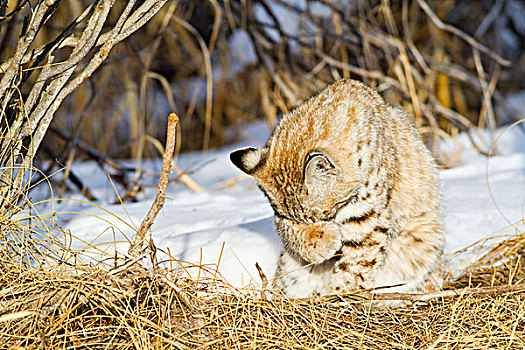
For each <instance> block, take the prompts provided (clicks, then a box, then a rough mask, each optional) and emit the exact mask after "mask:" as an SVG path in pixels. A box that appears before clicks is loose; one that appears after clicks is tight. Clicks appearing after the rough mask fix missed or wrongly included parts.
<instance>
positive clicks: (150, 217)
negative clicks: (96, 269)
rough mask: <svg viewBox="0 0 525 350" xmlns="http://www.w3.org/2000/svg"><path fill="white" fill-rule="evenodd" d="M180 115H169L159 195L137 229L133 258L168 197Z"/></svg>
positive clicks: (133, 245)
mask: <svg viewBox="0 0 525 350" xmlns="http://www.w3.org/2000/svg"><path fill="white" fill-rule="evenodd" d="M178 121H179V117H177V115H176V114H175V113H171V114H170V115H169V116H168V132H167V136H166V149H165V151H164V157H163V158H162V170H161V172H160V179H159V186H158V190H157V196H156V197H155V200H154V201H153V204H152V205H151V208H150V210H149V212H148V214H147V215H146V217H145V218H144V220H142V224H141V225H140V228H139V229H138V231H137V235H136V236H135V239H134V240H133V242H132V243H131V245H130V247H129V250H128V254H129V255H130V256H131V257H132V258H133V257H136V256H138V255H140V252H141V250H142V248H143V245H144V243H146V242H147V240H146V234H147V232H148V230H149V228H150V227H151V225H153V221H154V220H155V218H156V217H157V214H158V213H159V211H160V210H161V209H162V207H163V206H164V200H165V199H166V188H167V186H168V178H169V175H170V169H171V166H172V157H173V151H174V150H175V131H176V126H177V122H178Z"/></svg>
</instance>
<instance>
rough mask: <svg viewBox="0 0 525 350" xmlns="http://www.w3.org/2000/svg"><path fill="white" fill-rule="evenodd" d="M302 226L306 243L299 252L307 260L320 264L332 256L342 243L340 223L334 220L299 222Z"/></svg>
mask: <svg viewBox="0 0 525 350" xmlns="http://www.w3.org/2000/svg"><path fill="white" fill-rule="evenodd" d="M299 225H302V226H304V227H302V229H303V230H304V232H305V234H306V237H305V240H306V244H305V246H304V248H305V249H304V251H303V252H299V254H300V255H301V257H302V258H303V259H305V260H306V261H308V262H311V263H314V264H320V263H322V262H323V261H326V260H328V259H330V258H332V257H333V256H334V255H335V253H336V252H337V251H338V250H340V249H341V247H342V245H343V241H342V235H341V230H340V225H339V224H336V223H335V222H325V221H323V222H316V223H313V224H299Z"/></svg>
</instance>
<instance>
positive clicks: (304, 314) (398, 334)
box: [0, 208, 525, 349]
mask: <svg viewBox="0 0 525 350" xmlns="http://www.w3.org/2000/svg"><path fill="white" fill-rule="evenodd" d="M26 209H27V208H26ZM39 220H40V221H39ZM22 222H23V223H24V224H23V225H22ZM44 226H45V227H46V230H47V231H46V234H45V235H42V236H41V239H40V240H36V239H35V237H34V234H35V233H36V232H38V231H40V229H41V228H42V227H44ZM38 228H40V229H38ZM0 232H1V235H2V237H1V242H2V245H1V251H0V265H1V266H0V271H1V273H0V339H1V340H2V346H1V347H2V348H35V349H36V348H62V349H76V348H94V349H108V348H118V349H148V348H155V349H172V348H173V349H188V348H216V349H225V348H233V349H245V348H281V349H282V348H289V349H309V348H311V349H313V348H315V349H319V348H327V349H334V348H354V349H377V348H389V349H407V348H409V349H422V348H427V349H445V348H446V349H448V348H450V347H454V348H470V349H472V348H486V347H487V346H488V347H490V348H506V349H514V348H515V349H522V348H523V346H525V317H524V316H525V301H524V298H525V262H524V260H523V257H522V255H523V252H524V251H525V243H524V242H525V233H521V234H520V235H516V237H515V239H514V240H509V241H505V242H504V243H501V244H499V245H496V246H494V247H493V249H492V250H491V251H490V258H489V259H488V260H490V262H491V263H490V264H488V263H484V264H483V265H481V264H480V263H479V262H474V263H473V264H472V265H471V267H469V268H468V269H466V271H465V272H463V273H462V274H461V275H460V276H459V277H457V278H452V277H449V278H448V281H447V284H446V286H445V289H444V292H445V293H443V297H440V298H434V299H431V300H424V299H428V298H425V297H424V296H423V297H422V296H418V297H417V299H418V300H419V301H412V302H410V301H409V302H407V304H405V305H404V306H401V307H388V306H385V305H384V304H383V301H382V299H384V298H382V297H381V296H380V295H373V294H367V293H362V292H361V293H347V294H344V295H334V296H328V297H322V298H312V299H296V300H290V299H288V298H286V297H283V296H279V295H277V296H274V297H273V298H271V299H269V300H268V299H266V298H261V290H260V289H258V288H256V287H253V288H251V289H246V290H236V289H234V288H232V287H231V286H228V285H227V284H225V282H224V281H222V280H221V279H220V277H219V276H218V275H217V273H216V272H215V273H214V272H213V268H211V267H206V266H202V267H194V266H193V267H192V266H190V265H189V264H187V265H185V266H183V267H179V268H174V267H172V266H179V261H177V260H175V259H173V258H171V257H169V255H168V254H166V252H158V251H157V250H155V249H151V247H152V246H151V245H150V249H146V250H145V251H143V254H142V255H140V256H139V258H143V259H138V260H137V259H136V258H135V259H133V258H132V256H131V255H129V256H126V255H124V256H122V255H119V256H117V255H115V256H107V257H106V259H103V261H102V262H97V263H96V264H95V263H94V262H93V261H89V260H86V257H84V256H82V254H81V253H79V252H75V251H72V250H70V249H69V248H68V247H67V246H66V245H64V244H63V243H61V242H64V237H65V236H67V233H66V232H62V231H61V230H60V228H59V227H58V226H56V225H54V226H52V225H50V223H45V222H44V220H42V219H41V218H40V219H39V218H38V217H31V218H29V217H27V218H26V219H25V220H13V221H11V222H6V223H3V224H2V229H1V231H0ZM24 233H25V234H24ZM30 233H32V234H31V235H30ZM161 257H162V258H161ZM144 258H146V260H147V261H150V262H149V263H147V264H146V265H144ZM158 260H162V262H161V263H157V261H158ZM488 260H487V259H484V260H483V261H488ZM148 266H149V267H148ZM474 266H476V267H474ZM190 268H200V269H202V274H200V275H201V277H200V278H199V279H198V280H196V279H190V278H188V277H186V276H187V274H186V271H185V270H186V269H190ZM214 276H215V277H214ZM447 291H448V292H447ZM270 293H271V291H270V290H267V291H266V295H269V294H270ZM397 297H398V298H402V299H405V300H409V299H414V296H413V295H397ZM369 299H374V300H375V301H373V302H371V301H370V300H369Z"/></svg>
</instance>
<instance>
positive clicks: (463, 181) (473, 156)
mask: <svg viewBox="0 0 525 350" xmlns="http://www.w3.org/2000/svg"><path fill="white" fill-rule="evenodd" d="M503 130H504V129H501V130H498V131H497V133H496V135H498V134H499V133H500V132H502V131H503ZM269 134H270V131H269V130H268V128H267V126H266V125H265V124H262V123H258V124H252V125H249V126H247V127H246V129H245V130H244V133H243V135H242V136H243V138H244V139H245V141H244V142H242V143H239V144H237V145H233V146H229V147H225V148H223V149H220V150H216V151H209V152H207V153H202V152H195V153H188V154H182V155H180V157H179V158H178V159H177V165H178V167H179V168H181V169H195V168H198V170H197V171H196V172H195V173H192V174H191V175H190V177H191V178H192V179H193V180H194V181H195V182H196V183H198V184H199V185H200V186H201V187H203V188H204V189H205V191H204V192H203V193H195V192H193V191H191V190H189V189H187V188H186V187H184V186H183V185H182V184H180V183H176V184H170V186H169V188H168V194H167V197H166V202H165V205H164V208H163V210H162V211H161V212H160V214H159V215H158V216H157V218H156V220H155V224H154V225H153V232H152V236H153V240H154V242H155V244H156V246H157V247H158V248H160V250H162V251H164V252H169V253H170V254H171V255H172V256H173V257H175V258H176V259H179V260H180V261H181V262H180V263H181V264H183V265H184V264H185V265H188V264H197V265H198V264H206V265H208V266H209V267H210V270H211V271H219V274H220V275H222V277H223V278H224V279H225V281H227V282H228V283H229V284H231V285H233V286H235V287H243V286H247V285H250V284H252V285H257V284H259V283H260V278H259V275H258V272H257V270H256V268H255V263H256V262H257V263H259V265H260V266H261V268H262V270H263V271H264V273H265V274H266V276H268V278H269V279H271V277H272V276H273V273H274V270H275V266H276V263H277V259H278V256H279V253H280V250H281V243H280V241H279V238H278V236H277V234H276V232H275V230H274V228H273V221H272V220H273V213H272V210H271V208H270V205H269V204H268V202H267V200H266V198H265V197H264V196H263V194H262V193H261V191H259V190H258V188H257V187H256V185H255V183H254V182H253V181H252V180H251V179H249V178H247V177H245V176H243V175H241V174H240V171H238V170H237V169H236V168H235V167H234V166H233V165H232V164H231V163H230V161H229V153H230V152H231V151H232V150H234V149H236V148H238V147H244V146H255V147H260V146H262V145H263V144H264V142H265V140H266V138H267V137H268V135H269ZM481 134H483V132H481ZM484 137H486V138H488V133H485V136H484ZM467 141H468V138H467V137H466V136H465V135H459V136H458V138H457V139H456V140H454V141H453V142H444V143H442V145H441V147H442V148H443V149H444V151H446V152H456V151H458V149H459V150H460V151H461V152H462V157H461V162H462V165H458V166H457V167H455V168H452V169H447V170H441V171H440V179H441V182H442V187H443V215H444V222H445V231H446V252H447V253H449V254H448V255H447V256H448V263H449V268H452V267H459V266H460V265H461V264H462V263H464V261H465V259H472V257H473V253H472V254H470V255H468V254H467V255H459V256H458V255H454V254H451V253H453V252H455V251H457V250H460V249H464V248H466V247H469V246H470V245H472V244H473V243H475V242H477V241H479V240H481V239H483V238H486V237H492V236H494V235H512V234H516V233H517V232H518V231H519V230H521V231H520V232H523V229H524V228H525V227H524V226H525V225H524V224H523V219H524V211H525V209H524V205H525V133H524V131H523V129H521V128H520V127H514V128H512V129H510V130H508V131H507V132H505V133H504V134H503V136H501V137H500V139H499V141H498V146H497V147H496V152H495V155H493V156H492V157H491V158H490V159H489V160H488V161H487V158H486V157H484V156H482V155H479V154H478V153H477V152H475V151H473V150H472V147H471V146H469V143H468V142H467ZM454 147H456V149H454ZM487 162H488V173H487ZM203 164H204V165H203ZM201 165H202V166H201ZM143 166H144V167H145V168H148V169H152V170H154V171H158V170H159V169H160V161H159V160H157V161H151V162H145V163H144V165H143ZM199 166H201V167H199ZM74 169H75V170H76V172H77V174H78V175H79V176H80V177H81V178H83V179H91V180H90V182H89V183H88V185H89V186H90V188H91V189H92V191H93V192H94V193H95V195H96V196H98V198H100V201H99V203H96V204H88V203H86V202H84V201H82V202H81V201H79V200H80V199H81V197H80V195H77V194H75V195H73V196H74V198H73V199H72V200H64V201H60V202H58V201H52V202H45V203H42V204H40V205H37V207H38V208H39V211H40V212H41V213H45V212H48V213H51V212H56V213H57V218H58V219H57V220H58V221H59V223H60V224H61V225H62V226H63V227H64V228H65V229H66V230H69V231H70V232H71V234H72V235H74V236H75V237H76V238H75V239H73V242H72V246H73V247H74V248H76V249H79V250H81V249H82V250H84V251H89V252H91V256H95V257H96V255H93V254H96V252H97V251H98V252H99V253H100V252H102V251H105V252H107V253H109V254H111V255H112V254H113V252H114V249H117V251H119V252H126V251H127V248H128V243H127V241H128V240H129V239H132V237H133V233H134V229H133V228H137V227H138V226H139V225H140V222H141V220H142V218H143V217H144V216H145V214H146V212H147V211H148V209H149V207H150V205H151V202H152V200H153V198H154V196H155V188H154V187H153V186H152V187H150V188H147V189H146V191H145V192H144V194H142V195H141V196H139V199H140V200H139V201H138V202H135V203H125V204H123V205H121V204H118V205H115V204H110V203H112V202H113V201H114V200H115V198H116V195H115V192H114V189H113V185H112V184H111V182H110V181H109V180H108V177H107V175H106V174H104V173H103V172H102V171H100V170H99V169H98V167H97V166H96V164H94V163H90V162H84V163H80V164H75V165H74ZM150 180H151V182H152V183H153V181H154V178H151V179H150ZM487 180H488V183H489V186H490V187H489V186H488V185H487ZM145 181H146V180H145ZM489 188H490V191H491V192H492V195H493V198H492V196H491V193H490V192H489ZM39 191H40V193H38V191H36V192H35V193H34V194H33V197H34V198H35V197H37V196H40V197H46V196H49V194H45V193H44V192H45V191H42V190H41V189H40V190H39ZM73 212H76V213H81V214H72V213H73ZM61 213H63V214H61ZM108 242H109V243H108ZM93 247H95V248H93ZM476 249H477V250H478V251H479V248H476ZM475 251H476V250H474V252H475ZM216 265H218V268H217V266H216ZM189 273H191V271H190V272H189Z"/></svg>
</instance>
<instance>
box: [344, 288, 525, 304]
mask: <svg viewBox="0 0 525 350" xmlns="http://www.w3.org/2000/svg"><path fill="white" fill-rule="evenodd" d="M522 291H525V285H524V284H517V285H512V286H493V287H479V288H462V289H448V290H440V291H438V292H432V293H420V294H411V293H357V294H354V295H355V296H358V297H360V298H361V297H363V298H365V299H369V300H372V299H373V300H408V301H429V300H432V299H437V298H450V297H459V296H463V295H474V294H477V295H487V294H503V293H510V292H522Z"/></svg>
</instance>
